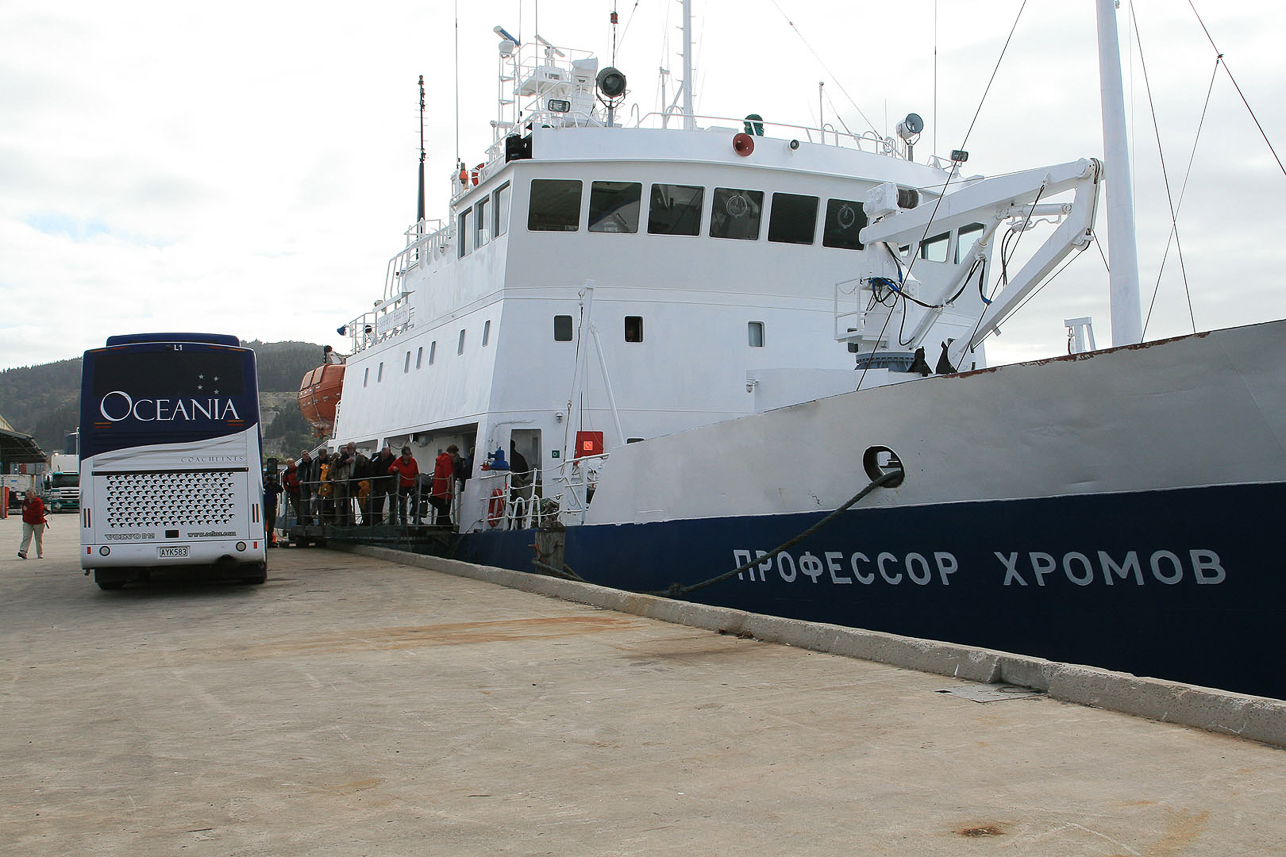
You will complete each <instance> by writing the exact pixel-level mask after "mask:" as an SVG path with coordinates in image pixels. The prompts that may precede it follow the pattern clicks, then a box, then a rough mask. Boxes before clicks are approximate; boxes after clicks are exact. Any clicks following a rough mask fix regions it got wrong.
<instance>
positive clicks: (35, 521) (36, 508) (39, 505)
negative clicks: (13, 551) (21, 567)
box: [18, 491, 49, 559]
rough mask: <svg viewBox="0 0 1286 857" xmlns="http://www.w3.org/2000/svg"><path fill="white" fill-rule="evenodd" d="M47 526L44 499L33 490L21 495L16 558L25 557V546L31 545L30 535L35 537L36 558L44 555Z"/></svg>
mask: <svg viewBox="0 0 1286 857" xmlns="http://www.w3.org/2000/svg"><path fill="white" fill-rule="evenodd" d="M47 526H49V522H48V521H46V520H45V504H44V501H43V500H41V499H40V497H39V496H38V495H37V494H36V492H35V491H28V492H27V493H26V494H24V495H23V496H22V546H21V547H19V548H18V559H26V558H27V548H28V547H29V546H30V545H31V537H32V536H35V537H36V559H42V558H43V557H44V555H45V527H47Z"/></svg>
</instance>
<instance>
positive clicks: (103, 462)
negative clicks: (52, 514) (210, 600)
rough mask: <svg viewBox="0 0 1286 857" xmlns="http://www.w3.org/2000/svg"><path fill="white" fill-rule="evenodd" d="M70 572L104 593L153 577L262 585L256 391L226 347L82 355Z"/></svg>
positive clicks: (153, 344) (185, 341) (237, 351)
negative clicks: (90, 579) (173, 574)
mask: <svg viewBox="0 0 1286 857" xmlns="http://www.w3.org/2000/svg"><path fill="white" fill-rule="evenodd" d="M80 449H81V457H80V489H81V496H80V523H81V530H80V532H81V538H80V543H81V548H80V565H81V568H83V569H84V570H85V574H87V575H88V574H89V573H90V572H91V571H92V572H94V580H95V582H97V583H98V585H99V586H100V587H101V588H103V589H120V588H121V587H123V586H124V585H125V584H126V583H129V582H131V581H145V580H147V579H149V577H150V576H151V574H152V572H153V571H154V570H156V569H174V570H178V571H191V572H193V573H196V572H201V573H203V574H205V573H208V572H209V571H213V572H214V576H218V577H222V578H232V579H238V580H242V581H244V582H246V583H263V582H264V581H265V580H267V577H268V565H267V551H266V547H267V542H266V541H265V533H264V521H263V508H262V507H263V471H262V467H261V459H262V455H261V441H260V434H259V384H258V378H257V375H256V370H255V354H254V352H253V351H251V350H250V349H248V348H242V347H240V342H239V341H238V340H237V338H236V337H235V336H227V335H222V334H203V333H152V334H133V335H128V336H113V337H110V338H109V339H108V340H107V347H105V348H95V349H91V350H89V351H86V352H85V356H84V362H83V364H82V369H81V390H80Z"/></svg>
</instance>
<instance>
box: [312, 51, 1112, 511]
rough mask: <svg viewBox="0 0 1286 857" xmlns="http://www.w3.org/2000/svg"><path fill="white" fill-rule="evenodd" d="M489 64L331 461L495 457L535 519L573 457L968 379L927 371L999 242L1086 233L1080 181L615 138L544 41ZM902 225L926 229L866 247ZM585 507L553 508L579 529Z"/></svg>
mask: <svg viewBox="0 0 1286 857" xmlns="http://www.w3.org/2000/svg"><path fill="white" fill-rule="evenodd" d="M524 50H526V51H527V52H528V53H524ZM503 54H504V43H502V60H501V72H502V74H501V83H502V98H501V116H502V118H501V119H499V120H497V121H496V122H495V123H493V126H494V127H495V128H496V141H495V143H494V145H493V146H492V147H491V148H490V149H489V151H488V153H487V159H486V160H485V161H484V162H482V163H480V164H478V165H477V166H475V167H473V168H472V169H466V168H462V169H461V170H460V172H459V173H458V174H457V175H454V176H453V177H452V183H451V190H452V198H451V201H450V210H449V214H448V217H447V218H446V220H445V222H436V223H430V222H429V221H421V222H419V223H417V224H415V225H414V226H412V227H411V229H409V230H408V232H407V242H406V246H405V248H404V249H403V250H402V251H401V252H399V253H398V254H397V255H396V256H395V257H394V258H393V259H392V260H391V261H390V263H389V268H388V273H387V277H386V282H385V288H384V292H383V295H382V297H381V298H380V299H379V300H378V301H376V302H375V306H374V308H373V309H372V310H371V311H370V312H367V313H364V314H363V315H361V316H359V317H357V318H356V319H354V320H353V321H352V322H351V323H350V324H349V325H348V326H347V329H348V331H349V332H350V333H351V336H352V352H353V353H352V356H351V357H349V358H348V362H347V369H346V375H345V384H344V391H343V396H342V406H341V408H340V412H339V415H338V417H337V422H336V428H335V440H336V441H337V442H339V443H346V442H348V441H353V442H356V443H357V444H358V445H359V446H364V447H368V448H376V447H378V446H380V445H382V444H383V443H386V442H387V443H391V444H392V445H393V446H394V447H395V448H396V447H398V446H400V445H402V444H409V445H411V446H412V448H413V450H415V452H416V454H417V458H423V457H424V456H425V455H426V454H427V455H428V456H430V457H431V456H433V455H436V454H437V453H438V452H439V451H441V450H442V449H444V448H445V447H446V446H447V445H449V444H451V443H455V444H457V445H458V446H460V448H461V449H462V450H467V449H470V448H476V450H477V451H478V452H477V454H476V455H475V458H476V459H477V461H478V462H481V461H483V460H485V455H486V453H489V452H492V451H494V450H497V449H500V450H505V451H507V450H509V449H510V448H511V446H510V445H511V442H512V444H513V448H515V449H517V450H518V451H519V452H520V453H521V454H522V455H523V457H524V458H525V459H526V460H527V461H528V462H530V463H531V464H532V466H533V470H534V471H535V473H534V476H533V479H534V481H535V482H536V483H537V485H538V486H539V487H538V488H537V491H538V492H539V496H542V497H549V498H551V499H556V498H557V496H558V495H559V493H560V490H561V489H553V484H554V482H556V481H559V480H561V481H562V482H564V483H565V482H567V479H568V476H567V474H566V472H565V471H566V469H567V468H568V467H569V466H570V465H571V464H572V463H574V462H575V461H576V460H577V459H578V458H582V457H584V453H586V452H590V453H592V454H594V455H598V454H602V453H610V450H612V449H613V448H617V447H619V446H621V445H623V444H627V443H632V442H637V441H640V440H645V439H648V438H653V437H657V436H660V435H667V434H672V433H674V432H678V431H683V430H685V429H690V428H694V427H697V426H703V425H709V424H711V423H716V422H720V421H723V420H728V419H732V418H735V417H740V416H744V415H747V414H752V413H756V412H760V411H764V410H767V409H771V408H776V407H781V406H784V405H788V404H793V403H796V402H801V401H808V400H811V399H815V398H819V397H822V396H827V395H833V394H836V393H841V392H850V391H853V390H855V389H857V388H858V387H859V385H860V386H864V387H870V386H879V385H882V384H886V383H891V382H898V381H909V380H912V379H915V378H920V377H922V373H923V374H927V373H928V372H929V371H931V370H933V369H942V368H944V367H943V363H944V362H946V363H950V364H953V365H952V367H951V368H962V369H976V368H982V367H984V366H985V365H986V361H985V354H984V351H983V349H982V347H981V345H977V346H976V347H972V348H969V349H962V348H957V349H956V351H955V352H953V353H952V354H950V355H949V354H948V353H947V347H948V345H949V344H954V343H961V344H968V343H969V341H970V337H971V335H973V334H975V333H976V332H977V331H978V329H979V327H980V324H979V321H980V317H981V316H983V314H984V311H985V310H986V309H987V308H988V304H989V303H990V301H989V300H988V296H987V294H986V286H985V284H986V282H987V274H988V272H989V270H990V268H989V265H990V259H991V255H992V248H993V247H994V245H995V240H994V236H995V234H996V232H997V229H998V228H999V227H1000V226H1001V225H1002V224H1005V223H1006V222H1008V223H1010V224H1011V225H1012V224H1014V223H1021V222H1023V221H1024V220H1025V219H1030V218H1031V217H1032V216H1033V215H1034V214H1035V213H1036V208H1037V204H1036V198H1037V197H1040V196H1042V195H1044V196H1045V197H1046V198H1049V197H1052V196H1054V195H1056V194H1057V193H1059V192H1061V191H1062V190H1065V189H1067V188H1072V187H1077V186H1080V187H1083V188H1088V189H1089V192H1090V194H1091V198H1090V199H1088V200H1087V201H1085V202H1081V201H1080V200H1079V199H1078V203H1080V204H1081V207H1082V208H1085V209H1087V210H1089V211H1090V212H1091V216H1092V210H1093V198H1092V192H1093V190H1094V188H1095V182H1096V179H1097V172H1096V169H1097V166H1096V165H1095V164H1092V163H1091V162H1079V163H1077V164H1073V165H1065V166H1064V168H1063V169H1062V172H1061V173H1059V172H1058V170H1057V169H1055V170H1053V171H1052V172H1051V173H1050V174H1048V175H1047V174H1044V173H1042V174H1040V175H1026V174H1018V175H1017V176H1016V177H1008V179H1007V180H1006V181H1007V183H1006V184H1003V185H997V184H996V183H995V182H987V181H985V180H982V179H979V178H970V179H963V178H961V177H960V176H959V169H960V166H961V164H960V163H959V162H954V161H943V160H941V159H938V158H930V159H929V161H928V162H927V163H917V162H915V161H912V160H909V158H908V155H909V154H910V144H909V143H908V140H911V139H914V138H913V137H912V136H911V134H910V133H907V128H906V127H905V124H906V123H904V127H903V131H904V134H903V137H898V138H879V137H877V136H875V135H874V134H868V135H866V136H851V135H844V134H837V133H835V132H833V131H831V130H829V129H817V128H812V129H808V128H802V127H795V128H790V127H776V126H773V125H771V124H770V123H764V122H763V121H762V120H761V119H759V117H757V116H756V117H749V118H747V119H745V120H704V127H699V128H694V129H692V130H688V129H686V128H681V127H677V126H678V125H679V123H677V122H674V121H673V120H672V119H671V118H670V117H665V116H655V117H645V118H644V119H640V120H638V121H635V122H634V123H633V124H632V125H631V127H621V126H620V125H619V124H618V122H617V121H616V119H614V115H615V114H617V111H616V107H615V104H616V103H617V102H616V100H615V99H613V98H612V97H608V96H606V95H605V93H611V92H612V91H613V90H612V89H611V87H612V86H613V85H614V81H613V79H612V75H613V74H619V73H618V72H615V70H614V69H604V70H600V69H599V68H598V63H597V60H595V59H593V58H592V57H588V56H586V55H584V54H579V53H576V52H574V51H567V50H562V49H557V48H553V47H551V46H548V45H546V44H543V43H541V44H534V45H531V46H526V47H525V48H522V49H519V48H516V47H515V48H511V49H510V55H509V56H507V57H506V56H504V55H503ZM509 80H512V81H514V82H515V83H514V87H513V91H512V92H511V93H506V92H505V90H504V89H503V86H504V84H505V82H506V81H509ZM506 94H510V95H512V98H505V97H504V96H505V95H506ZM509 104H513V105H525V108H526V109H518V110H516V111H513V112H512V113H508V114H506V112H505V108H506V106H507V105H509ZM506 115H508V116H510V117H511V118H508V119H506V118H503V117H504V116H506ZM909 119H910V118H909ZM649 124H651V125H655V126H657V127H649ZM683 124H684V125H690V124H696V123H689V122H684V123H683ZM671 125H673V126H676V127H666V126H671ZM911 127H914V124H913V122H912V123H911ZM904 138H905V139H904ZM1051 177H1052V178H1051ZM1059 182H1061V183H1059ZM1055 184H1057V187H1055V186H1054V185H1055ZM944 189H946V190H947V193H946V194H945V196H944V195H943V191H944ZM939 197H942V198H941V199H939ZM962 200H963V202H962ZM911 209H914V210H915V211H917V212H920V213H921V214H922V215H924V216H922V217H921V218H920V220H918V221H915V222H912V219H911V218H907V219H906V221H905V223H903V224H901V225H899V226H897V227H896V228H889V227H887V226H886V227H885V228H884V232H885V233H888V234H887V235H886V236H885V237H884V238H883V240H879V241H875V242H870V241H863V238H862V235H863V232H862V230H863V229H866V228H867V227H869V226H871V225H872V224H873V223H875V222H876V221H878V220H879V219H880V218H885V219H890V216H891V215H893V214H895V213H901V214H911V213H912V212H911V211H910V210H911ZM1071 210H1072V206H1071V205H1070V204H1066V203H1064V204H1061V205H1053V206H1051V205H1050V204H1049V203H1044V204H1042V205H1041V206H1040V213H1042V214H1054V215H1055V216H1058V217H1063V216H1065V215H1066V214H1067V213H1068V212H1070V211H1071ZM927 212H935V215H934V216H929V215H928V214H927ZM1078 228H1080V231H1081V232H1084V231H1085V230H1084V228H1083V227H1078ZM1074 237H1075V236H1074ZM1056 246H1057V247H1062V248H1063V250H1062V252H1064V253H1065V252H1066V251H1067V249H1068V248H1070V246H1071V245H1070V243H1069V242H1068V241H1067V240H1063V241H1062V243H1061V244H1058V243H1057V242H1056ZM1053 253H1054V251H1051V254H1053ZM1057 258H1061V255H1059V256H1058V257H1057ZM1027 279H1029V280H1030V279H1033V277H1031V276H1029V277H1028V278H1027ZM1014 291H1017V290H1016V289H1015V290H1014ZM917 349H923V351H922V353H921V355H920V360H919V361H917V360H916V352H917ZM913 364H914V366H915V369H914V371H913V369H912V367H913ZM955 364H959V365H958V367H957V366H956V365H955ZM578 436H580V437H582V438H584V437H587V436H588V437H590V438H592V441H590V444H591V445H590V446H589V447H578V446H577V437H578ZM581 481H582V482H583V478H582V479H581ZM471 487H472V488H473V489H474V490H472V491H470V490H466V492H465V493H464V495H463V498H462V501H461V506H462V508H461V511H460V516H459V518H458V519H457V524H458V525H459V527H460V529H461V530H462V531H467V530H469V529H470V528H484V529H485V528H487V527H489V526H490V525H491V524H490V523H489V522H488V521H487V520H486V518H487V515H486V514H485V513H484V509H483V505H484V503H485V502H486V501H487V497H488V496H489V494H488V491H489V489H488V487H487V486H485V485H482V484H480V483H474V485H473V486H471ZM585 500H586V498H585V497H584V496H583V495H582V496H581V497H579V498H570V497H568V498H564V499H562V500H561V501H560V507H561V509H562V510H564V512H565V513H567V514H570V515H571V516H572V519H573V520H574V519H579V512H574V511H572V510H575V509H579V510H580V512H583V510H584V505H585ZM568 522H572V520H569V521H568Z"/></svg>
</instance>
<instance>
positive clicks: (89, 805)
mask: <svg viewBox="0 0 1286 857" xmlns="http://www.w3.org/2000/svg"><path fill="white" fill-rule="evenodd" d="M52 522H53V526H52V529H51V530H49V532H48V533H47V535H46V542H45V558H44V559H41V560H35V559H28V560H25V561H20V560H18V559H17V557H16V552H17V545H18V541H19V536H20V530H21V526H20V523H19V522H18V521H17V520H16V519H14V518H10V519H8V520H3V521H0V543H3V544H4V545H5V547H4V552H3V554H0V659H2V661H3V666H4V670H5V681H4V687H3V692H2V694H0V712H2V714H3V717H2V719H0V723H3V724H4V729H3V730H0V759H3V764H2V765H0V854H5V855H9V854H13V855H24V857H26V855H67V854H120V855H136V854H148V855H168V854H191V855H220V857H230V855H301V854H319V855H320V854H324V855H339V856H340V857H342V856H343V855H367V854H370V855H382V857H388V855H425V854H451V855H457V854H464V855H474V854H476V855H496V854H521V855H543V854H550V855H582V854H583V855H634V854H639V855H644V854H646V855H666V854H673V855H684V857H690V855H697V854H737V853H746V854H760V855H763V854H780V855H827V857H830V855H836V854H863V855H865V854H887V855H938V854H951V855H960V854H965V855H970V854H1014V855H1058V857H1068V855H1103V856H1104V857H1106V856H1107V855H1155V857H1162V855H1164V857H1174V855H1212V854H1214V855H1241V854H1263V855H1269V854H1273V855H1276V854H1281V853H1283V851H1286V845H1283V843H1286V814H1283V813H1282V812H1281V808H1282V806H1283V805H1286V755H1284V752H1286V751H1283V750H1282V749H1278V748H1276V747H1273V746H1268V745H1266V744H1264V743H1259V742H1256V741H1251V740H1246V739H1245V738H1241V737H1235V736H1232V735H1225V734H1218V733H1217V732H1211V731H1207V730H1203V729H1198V728H1193V727H1191V726H1184V725H1177V724H1174V723H1164V722H1157V721H1156V720H1150V719H1146V718H1143V717H1137V716H1130V715H1127V714H1123V713H1119V712H1115V711H1107V710H1102V709H1099V708H1094V707H1089V706H1085V705H1079V704H1072V703H1069V702H1066V701H1062V700H1060V699H1056V698H1054V695H1058V694H1057V693H1056V692H1055V690H1056V686H1059V683H1060V682H1061V683H1062V685H1065V686H1067V687H1071V685H1072V684H1073V682H1074V681H1080V682H1082V683H1089V684H1094V683H1095V682H1102V687H1103V688H1105V689H1106V690H1105V691H1104V693H1106V694H1108V695H1109V696H1110V695H1111V694H1118V695H1119V694H1121V693H1122V691H1121V690H1120V687H1121V686H1129V683H1128V682H1125V684H1124V685H1122V683H1121V681H1120V680H1117V683H1116V689H1112V687H1110V686H1111V685H1112V681H1113V679H1111V678H1110V677H1108V678H1106V679H1105V678H1102V677H1095V676H1093V675H1088V676H1087V675H1086V673H1085V672H1084V671H1080V672H1077V671H1075V670H1062V669H1061V668H1059V667H1057V665H1055V666H1053V667H1050V668H1049V669H1045V668H1042V667H1040V665H1038V664H1029V663H1026V662H1024V661H1022V660H1021V659H1019V660H1016V661H1014V662H1012V663H1009V662H1006V663H1009V666H1007V667H1004V668H1003V669H1001V673H1003V675H1002V677H1009V678H1010V679H1011V680H1012V676H1013V675H1015V672H1014V671H1015V670H1016V671H1017V672H1019V673H1021V672H1022V671H1024V670H1027V671H1032V670H1034V671H1036V672H1038V673H1039V674H1040V676H1043V678H1041V679H1040V681H1044V682H1046V684H1047V685H1049V686H1048V687H1047V688H1046V689H1047V690H1049V691H1050V692H1049V693H1045V694H1030V693H1024V692H1022V691H1021V689H1016V688H998V687H996V686H988V685H983V684H980V683H978V682H974V681H965V680H961V679H958V678H952V677H949V676H943V675H936V674H932V673H926V672H919V671H916V670H911V669H906V668H902V667H898V666H891V665H888V664H880V663H874V662H871V661H866V660H860V659H856V658H852V657H843V656H840V655H836V654H827V653H825V652H820V651H810V650H808V649H805V648H801V647H799V646H798V645H795V646H788V645H782V644H780V643H771V642H764V641H762V639H755V637H764V636H768V634H766V633H759V632H756V630H755V629H756V628H779V627H780V626H779V625H777V624H773V623H770V622H767V621H766V620H765V621H764V622H763V623H760V624H758V625H756V623H755V622H750V621H742V624H741V625H740V626H739V627H740V629H741V632H742V634H741V635H739V634H738V633H719V632H718V631H717V630H710V629H709V628H704V627H693V626H692V625H685V624H675V623H671V622H664V621H659V620H657V619H654V618H647V616H646V615H638V614H640V613H643V614H647V613H649V612H655V609H656V608H654V607H653V606H649V604H648V603H646V602H644V601H639V600H636V599H631V600H628V601H626V602H621V604H622V606H623V607H625V608H629V612H617V611H614V610H606V609H602V608H601V607H594V606H590V605H589V604H583V603H575V602H574V601H567V600H562V599H561V598H553V597H547V596H543V595H540V594H535V593H532V592H526V591H520V590H517V589H513V588H509V587H506V586H501V585H497V584H496V583H492V582H488V580H489V579H497V580H499V579H502V577H499V576H495V575H491V574H490V573H488V572H482V573H479V574H472V575H471V576H462V573H461V572H462V571H463V570H462V569H458V568H455V569H451V570H452V571H454V572H457V573H443V572H442V571H437V570H433V569H431V568H428V567H425V565H424V563H420V564H404V563H401V562H394V561H392V560H391V559H388V558H382V557H383V555H367V554H373V553H376V552H372V551H368V552H365V553H364V554H356V553H347V552H341V551H332V550H319V549H316V548H313V549H306V550H305V549H283V550H275V551H272V552H271V554H270V571H269V579H268V582H267V584H265V585H263V586H259V587H252V586H243V585H223V584H192V583H184V582H169V583H160V584H152V585H150V586H148V587H144V588H129V589H126V590H124V591H120V592H102V591H100V590H99V589H98V588H97V587H96V586H95V585H94V584H93V582H92V580H91V579H87V578H85V577H83V576H82V575H81V573H80V570H79V564H78V554H77V546H78V542H77V538H78V530H77V519H76V517H75V516H73V515H57V516H52ZM31 555H32V556H34V555H35V552H34V549H33V551H32V552H31ZM474 578H482V579H474ZM551 583H553V582H552V581H551ZM560 585H561V584H560ZM568 586H575V585H574V584H568ZM582 600H589V601H591V602H592V600H593V596H592V594H591V596H590V597H587V598H585V599H582ZM739 621H741V620H739ZM777 622H780V620H777ZM696 624H701V623H700V621H698V622H697V623H696ZM725 630H728V629H725ZM782 633H783V634H784V635H785V637H784V638H786V639H789V635H790V634H791V633H796V631H782ZM798 633H800V634H801V635H802V637H801V639H811V638H816V639H822V638H827V639H831V638H830V637H827V635H826V634H825V633H822V632H819V631H817V629H808V628H806V627H804V628H802V630H800V631H798ZM747 634H752V635H753V636H746V635H747ZM810 635H811V636H810ZM834 639H840V638H839V637H834ZM877 642H878V641H875V642H872V643H871V645H876V643H877ZM885 645H892V646H893V647H894V649H897V647H898V645H899V643H898V641H896V640H894V641H891V642H890V641H885ZM820 647H821V648H825V645H823V646H820ZM903 650H904V651H913V652H915V651H918V652H923V653H925V654H924V656H925V657H937V656H939V655H938V654H935V650H934V649H933V648H932V647H929V648H925V647H916V646H913V645H909V644H903ZM880 651H884V649H880ZM954 656H956V657H962V658H963V662H967V663H977V664H984V665H985V664H986V663H988V660H989V658H991V657H992V655H991V654H990V653H976V657H973V656H971V655H970V653H964V654H963V655H961V654H960V653H957V654H956V655H954ZM1265 663H1266V666H1268V665H1271V664H1272V663H1273V661H1272V659H1271V658H1268V657H1267V656H1266V658H1265ZM997 674H998V673H997V672H996V669H995V668H994V667H993V668H992V672H991V673H990V675H993V676H994V675H997ZM1033 674H1034V673H1033ZM1074 675H1079V676H1081V678H1080V679H1074V678H1072V676H1074ZM1040 681H1033V682H1031V683H1032V684H1033V685H1036V684H1039V683H1040ZM944 691H949V692H944ZM1168 692H1169V691H1167V689H1166V688H1165V687H1158V686H1155V685H1149V684H1146V683H1145V684H1141V685H1139V687H1138V693H1139V694H1140V695H1142V696H1144V697H1148V698H1150V699H1153V700H1154V701H1155V700H1166V699H1171V698H1173V699H1177V700H1180V702H1182V700H1184V699H1188V698H1191V697H1192V695H1193V694H1195V697H1196V698H1198V699H1199V700H1201V704H1202V705H1205V706H1211V707H1212V708H1213V709H1214V710H1216V711H1222V710H1227V711H1232V712H1234V715H1233V716H1242V715H1245V716H1247V717H1249V718H1250V721H1253V723H1254V724H1256V725H1255V726H1254V731H1255V733H1256V734H1259V735H1261V736H1264V737H1265V739H1266V740H1273V735H1274V734H1275V733H1274V731H1273V730H1274V728H1275V727H1274V725H1273V722H1274V720H1273V719H1274V718H1278V719H1280V716H1281V707H1280V706H1278V705H1276V704H1274V703H1271V702H1267V701H1255V700H1248V699H1246V698H1240V699H1239V698H1236V697H1235V696H1233V695H1229V697H1228V700H1226V701H1223V700H1220V699H1219V698H1218V694H1214V693H1212V692H1208V691H1200V692H1198V691H1193V692H1192V694H1188V693H1185V692H1182V691H1180V692H1177V693H1174V694H1173V695H1172V696H1169V697H1167V696H1166V694H1167V693H1168ZM1075 693H1076V691H1075V690H1074V689H1073V690H1067V691H1066V692H1065V694H1064V695H1075ZM1051 694H1052V695H1051ZM971 697H973V698H971ZM975 699H980V700H994V701H975ZM1221 706H1222V708H1221ZM1236 712H1242V715H1238V714H1236ZM1246 712H1249V714H1245V713H1246ZM1220 716H1222V715H1220ZM1227 729H1228V730H1231V731H1236V730H1235V728H1234V727H1231V726H1229V727H1227Z"/></svg>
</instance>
